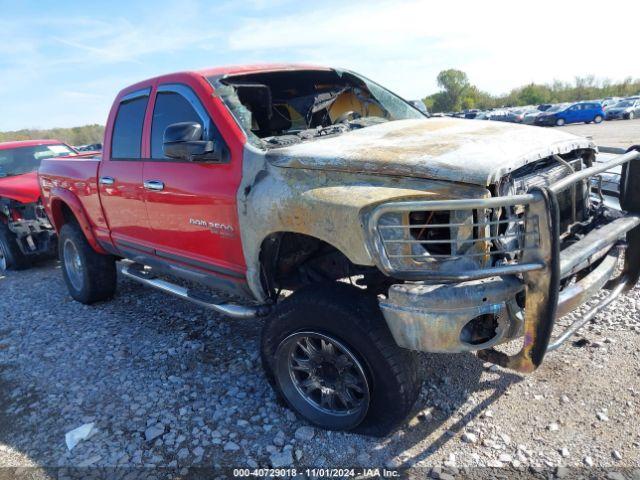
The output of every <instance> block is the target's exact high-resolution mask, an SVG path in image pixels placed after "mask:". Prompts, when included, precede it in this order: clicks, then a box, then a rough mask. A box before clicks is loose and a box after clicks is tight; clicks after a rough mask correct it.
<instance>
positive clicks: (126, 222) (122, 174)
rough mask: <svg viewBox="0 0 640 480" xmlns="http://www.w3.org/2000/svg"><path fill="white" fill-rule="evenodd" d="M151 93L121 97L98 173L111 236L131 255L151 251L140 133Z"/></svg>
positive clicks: (147, 91) (146, 90)
mask: <svg viewBox="0 0 640 480" xmlns="http://www.w3.org/2000/svg"><path fill="white" fill-rule="evenodd" d="M150 92H151V88H146V89H142V90H138V91H135V92H131V93H129V94H127V95H125V96H123V97H122V98H121V99H120V102H119V104H118V106H117V111H116V114H115V119H114V120H113V124H112V125H110V127H111V138H110V139H107V143H106V144H105V146H104V151H103V156H102V161H101V162H100V170H99V176H98V186H99V191H100V200H101V203H102V208H103V211H104V215H105V217H106V220H107V223H108V225H109V231H110V233H111V239H112V241H113V242H114V244H115V245H116V246H117V247H118V248H119V249H120V250H122V251H126V252H127V253H128V255H130V256H132V257H133V256H135V255H134V254H135V253H136V252H140V251H146V252H150V251H152V250H151V242H150V238H149V235H150V227H149V220H148V218H147V211H146V207H145V204H144V190H143V188H142V168H143V165H144V163H143V160H142V157H143V151H142V150H143V146H142V132H143V128H144V118H145V114H146V110H147V105H148V103H149V95H150ZM108 128H109V127H108Z"/></svg>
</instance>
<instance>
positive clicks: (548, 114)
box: [535, 102, 604, 127]
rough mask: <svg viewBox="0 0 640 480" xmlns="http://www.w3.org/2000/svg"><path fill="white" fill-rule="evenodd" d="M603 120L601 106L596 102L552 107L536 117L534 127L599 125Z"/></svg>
mask: <svg viewBox="0 0 640 480" xmlns="http://www.w3.org/2000/svg"><path fill="white" fill-rule="evenodd" d="M602 120H604V110H603V109H602V104H601V103H598V102H578V103H573V104H563V105H554V106H553V107H551V108H549V109H548V110H546V111H545V112H543V113H541V114H540V115H538V116H537V117H536V121H535V124H536V125H555V126H558V127H561V126H562V125H565V124H567V123H582V122H584V123H591V122H594V123H600V122H602Z"/></svg>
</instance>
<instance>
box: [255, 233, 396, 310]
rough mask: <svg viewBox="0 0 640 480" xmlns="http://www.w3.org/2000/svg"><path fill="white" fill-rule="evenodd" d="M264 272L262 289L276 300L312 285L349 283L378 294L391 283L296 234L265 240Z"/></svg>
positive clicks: (325, 245) (373, 270)
mask: <svg viewBox="0 0 640 480" xmlns="http://www.w3.org/2000/svg"><path fill="white" fill-rule="evenodd" d="M260 270H261V281H262V287H263V288H264V290H265V292H267V294H268V296H269V297H270V298H273V299H276V298H277V296H278V293H279V291H280V290H282V289H286V290H292V291H295V290H297V289H299V288H301V287H303V286H305V285H309V284H312V283H327V282H335V281H337V280H343V279H348V280H350V281H352V282H354V281H355V282H357V283H356V284H357V285H358V286H360V287H363V288H367V289H370V290H372V291H374V290H375V291H377V290H378V289H379V287H380V285H381V284H388V282H389V279H388V277H385V276H384V275H383V274H382V273H381V272H380V271H379V270H378V269H377V268H375V267H370V266H362V265H356V264H354V263H352V262H351V261H350V260H349V259H348V258H347V257H346V255H344V254H343V253H342V252H341V251H340V250H338V249H337V248H336V247H334V246H333V245H331V244H329V243H327V242H325V241H323V240H320V239H318V238H315V237H311V236H309V235H304V234H301V233H292V232H278V233H273V234H271V235H269V236H268V237H266V238H265V239H264V240H263V242H262V245H261V247H260ZM356 277H357V278H356Z"/></svg>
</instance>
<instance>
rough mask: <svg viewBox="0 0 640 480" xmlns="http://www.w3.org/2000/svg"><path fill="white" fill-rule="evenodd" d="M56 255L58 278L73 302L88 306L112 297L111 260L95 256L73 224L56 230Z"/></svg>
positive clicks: (85, 239)
mask: <svg viewBox="0 0 640 480" xmlns="http://www.w3.org/2000/svg"><path fill="white" fill-rule="evenodd" d="M58 253H59V256H60V261H61V262H62V276H63V277H64V281H65V283H66V284H67V288H68V290H69V294H70V295H71V296H72V297H73V299H74V300H77V301H78V302H80V303H84V304H85V305H89V304H92V303H95V302H98V301H101V300H108V299H110V298H111V297H113V294H114V293H115V290H116V282H117V274H116V264H115V259H114V258H113V257H112V256H111V255H102V254H100V253H98V252H96V251H95V250H94V249H93V248H92V247H91V245H89V242H88V241H87V238H86V237H85V236H84V233H82V230H81V229H80V226H79V225H77V224H76V223H67V224H65V225H64V226H63V227H62V229H61V230H60V239H59V241H58Z"/></svg>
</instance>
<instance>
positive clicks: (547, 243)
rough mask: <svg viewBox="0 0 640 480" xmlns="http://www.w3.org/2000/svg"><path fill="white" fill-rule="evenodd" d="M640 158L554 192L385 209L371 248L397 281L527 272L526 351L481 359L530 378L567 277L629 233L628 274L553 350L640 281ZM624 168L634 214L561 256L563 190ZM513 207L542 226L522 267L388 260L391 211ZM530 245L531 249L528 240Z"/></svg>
mask: <svg viewBox="0 0 640 480" xmlns="http://www.w3.org/2000/svg"><path fill="white" fill-rule="evenodd" d="M638 159H640V151H635V150H631V151H628V152H627V153H625V154H621V155H618V156H616V157H614V158H613V159H611V160H610V161H608V162H601V163H598V164H597V165H595V166H592V167H589V168H586V169H583V170H580V171H577V172H575V173H572V174H570V175H567V176H566V177H565V178H563V179H562V180H560V181H557V182H555V183H553V184H551V185H549V186H547V187H534V188H532V189H530V190H529V191H528V192H527V193H526V194H524V195H513V196H505V197H491V198H480V199H462V200H435V201H409V202H398V203H389V204H382V205H379V206H378V207H376V208H375V209H374V210H373V211H372V212H371V214H370V215H369V218H368V221H367V223H366V225H367V227H368V231H369V238H370V239H371V245H370V248H371V250H372V251H373V252H374V255H373V257H374V259H375V261H376V263H377V266H378V268H380V270H382V271H383V272H384V273H385V274H387V275H389V276H392V277H394V278H400V279H404V280H423V281H427V282H429V283H433V282H440V283H447V282H462V281H466V280H473V279H478V278H488V277H492V276H503V275H514V274H521V275H522V279H523V283H524V285H525V287H526V303H525V325H524V330H525V331H524V343H523V346H522V349H521V350H520V351H519V352H518V353H517V354H515V355H512V356H509V355H506V354H504V353H502V352H498V351H496V350H494V349H489V350H480V351H479V352H478V356H479V357H480V358H482V359H483V360H486V361H489V362H492V363H495V364H498V365H500V366H502V367H505V368H510V369H513V370H516V371H519V372H523V373H529V372H532V371H534V370H535V369H536V368H537V367H538V366H540V364H541V363H542V361H543V359H544V356H545V354H546V352H547V350H548V349H549V344H550V342H551V334H552V330H553V327H554V323H555V319H556V314H557V312H558V304H559V301H560V280H561V278H563V276H565V275H568V274H570V273H572V272H574V271H576V270H579V269H581V268H584V266H588V265H590V264H591V263H592V262H593V261H595V260H596V259H598V258H602V255H601V252H603V251H604V252H605V253H606V252H608V251H610V250H612V249H614V248H615V245H616V244H617V243H618V242H619V240H620V239H621V238H622V237H624V236H626V249H627V253H626V255H625V265H624V268H623V272H622V273H621V274H620V275H619V276H618V277H617V278H615V279H613V280H610V281H609V282H608V283H607V285H606V288H609V289H610V294H609V295H608V296H607V297H605V298H604V299H603V300H601V301H600V302H599V303H598V304H597V305H596V306H595V307H593V308H592V309H591V311H590V312H588V313H587V314H586V315H585V318H586V320H584V318H583V319H582V320H580V321H578V322H576V323H575V324H574V325H572V326H570V327H569V328H568V329H567V331H565V333H563V334H561V335H560V337H559V338H558V339H557V340H556V341H554V342H553V343H552V344H551V349H555V348H557V347H558V346H559V345H560V344H561V343H562V342H563V341H564V340H566V339H567V338H568V337H569V336H570V335H571V334H572V333H573V332H575V330H577V329H578V328H580V326H582V325H584V324H585V323H586V322H587V321H588V320H590V319H591V318H593V317H594V316H595V315H596V314H597V313H598V312H599V311H601V310H602V309H603V308H605V307H606V306H607V305H608V304H609V303H611V301H613V299H615V298H616V297H617V296H618V295H619V294H621V293H623V292H625V291H627V290H629V289H630V288H632V287H633V286H634V285H635V284H636V282H637V281H638V277H639V276H640V227H639V225H640V162H633V164H632V163H630V162H632V161H633V160H638ZM619 165H623V172H624V174H623V178H622V180H621V187H622V188H621V197H620V204H621V206H622V207H623V209H625V210H626V213H625V214H624V215H623V216H622V217H621V218H619V219H617V220H614V221H612V222H610V223H607V224H605V225H604V226H602V227H600V228H598V229H597V234H596V235H597V241H595V245H594V236H591V237H590V236H589V235H587V236H586V237H585V238H584V239H582V240H580V241H579V242H577V243H576V244H574V246H572V247H571V248H567V249H565V250H563V251H562V252H561V251H560V233H561V232H560V227H559V207H558V201H557V195H558V193H559V192H562V191H564V190H565V189H567V188H570V187H572V186H573V185H575V184H576V183H578V182H580V181H583V180H585V179H588V178H589V177H593V176H595V175H598V174H600V173H603V172H605V171H606V170H609V169H611V168H613V167H616V166H619ZM513 205H526V213H525V232H529V231H532V229H535V232H536V233H537V244H536V245H534V246H533V247H532V248H525V249H523V251H522V255H521V261H520V262H519V263H518V264H515V265H503V266H498V267H490V268H482V269H469V270H461V271H448V272H442V271H429V270H424V271H418V270H405V271H402V270H400V271H399V270H397V269H396V268H395V267H394V265H393V263H392V261H391V259H390V258H389V257H388V255H387V252H386V246H385V242H384V239H383V237H382V236H381V234H380V232H379V230H378V226H379V223H378V222H379V220H380V218H381V217H382V216H383V215H384V214H386V213H390V212H398V211H400V212H410V211H412V210H429V211H443V210H457V209H460V210H473V209H487V208H501V207H505V206H513ZM417 243H420V242H417ZM525 246H527V240H526V239H525ZM563 302H565V300H563ZM566 303H570V302H566ZM566 303H563V305H565V304H566ZM562 313H566V312H562Z"/></svg>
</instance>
